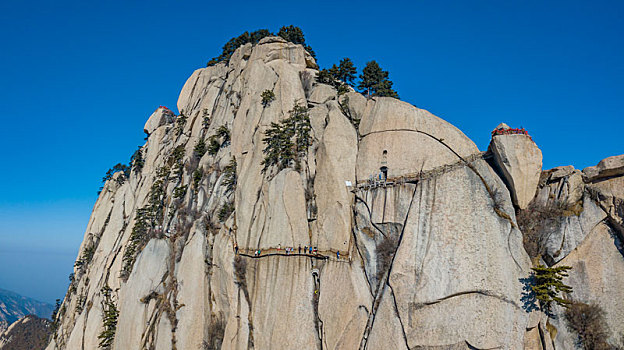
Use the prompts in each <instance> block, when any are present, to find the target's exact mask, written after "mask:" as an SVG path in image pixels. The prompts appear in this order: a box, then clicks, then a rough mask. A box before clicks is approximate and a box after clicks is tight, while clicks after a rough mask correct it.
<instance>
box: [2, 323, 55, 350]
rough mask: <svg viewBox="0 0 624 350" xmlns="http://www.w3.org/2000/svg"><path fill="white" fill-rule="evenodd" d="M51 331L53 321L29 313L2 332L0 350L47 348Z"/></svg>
mask: <svg viewBox="0 0 624 350" xmlns="http://www.w3.org/2000/svg"><path fill="white" fill-rule="evenodd" d="M51 332H52V322H51V321H49V320H46V319H45V318H39V317H37V316H33V315H28V316H26V317H24V318H22V319H20V320H19V321H17V322H14V323H13V324H11V326H10V327H9V328H8V329H7V330H6V331H4V333H3V332H0V350H42V349H45V347H46V343H47V341H48V338H49V337H50V333H51Z"/></svg>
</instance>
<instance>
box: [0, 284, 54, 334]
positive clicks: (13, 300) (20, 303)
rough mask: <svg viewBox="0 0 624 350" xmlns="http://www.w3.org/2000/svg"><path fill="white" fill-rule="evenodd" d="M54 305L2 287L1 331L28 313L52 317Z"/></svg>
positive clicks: (0, 302)
mask: <svg viewBox="0 0 624 350" xmlns="http://www.w3.org/2000/svg"><path fill="white" fill-rule="evenodd" d="M53 310H54V306H53V305H50V304H48V303H44V302H41V301H37V300H34V299H30V298H27V297H24V296H21V295H19V294H17V293H13V292H11V291H8V290H4V289H0V332H2V331H3V330H4V329H6V328H7V327H8V326H9V325H10V324H11V323H13V322H15V321H17V320H19V319H20V318H22V317H24V316H26V315H31V314H32V315H37V316H39V317H43V318H50V316H51V315H52V311H53Z"/></svg>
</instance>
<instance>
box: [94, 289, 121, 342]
mask: <svg viewBox="0 0 624 350" xmlns="http://www.w3.org/2000/svg"><path fill="white" fill-rule="evenodd" d="M100 292H101V293H102V323H103V326H104V329H103V330H102V332H101V333H100V334H99V335H98V339H99V340H100V344H99V347H100V348H101V349H105V350H108V349H111V347H112V346H113V341H114V340H115V333H116V332H117V319H118V318H119V311H118V310H117V305H115V301H114V300H113V296H112V292H113V291H112V289H111V288H110V287H109V286H108V285H105V286H104V287H102V289H101V290H100Z"/></svg>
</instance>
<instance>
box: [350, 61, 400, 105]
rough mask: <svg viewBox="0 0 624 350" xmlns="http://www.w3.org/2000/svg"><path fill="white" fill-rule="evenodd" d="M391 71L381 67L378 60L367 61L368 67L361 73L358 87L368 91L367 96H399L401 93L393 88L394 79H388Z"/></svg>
mask: <svg viewBox="0 0 624 350" xmlns="http://www.w3.org/2000/svg"><path fill="white" fill-rule="evenodd" d="M388 76H389V73H388V72H387V71H384V70H382V69H381V67H380V66H379V64H378V63H377V62H376V61H370V62H367V63H366V67H364V69H363V70H362V74H360V79H361V81H360V84H359V85H358V88H359V89H360V90H362V92H366V95H367V97H369V98H370V97H371V96H379V97H394V98H399V94H397V92H396V91H394V90H393V89H392V84H393V83H392V81H390V79H388Z"/></svg>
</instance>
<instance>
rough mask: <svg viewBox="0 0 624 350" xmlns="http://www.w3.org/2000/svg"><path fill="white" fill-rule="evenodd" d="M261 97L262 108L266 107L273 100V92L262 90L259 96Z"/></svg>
mask: <svg viewBox="0 0 624 350" xmlns="http://www.w3.org/2000/svg"><path fill="white" fill-rule="evenodd" d="M260 96H261V97H262V106H263V107H267V106H268V105H270V104H271V102H273V100H275V93H274V92H273V90H264V91H263V92H262V94H261V95H260Z"/></svg>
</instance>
